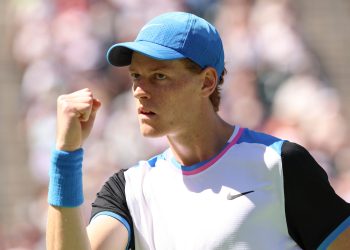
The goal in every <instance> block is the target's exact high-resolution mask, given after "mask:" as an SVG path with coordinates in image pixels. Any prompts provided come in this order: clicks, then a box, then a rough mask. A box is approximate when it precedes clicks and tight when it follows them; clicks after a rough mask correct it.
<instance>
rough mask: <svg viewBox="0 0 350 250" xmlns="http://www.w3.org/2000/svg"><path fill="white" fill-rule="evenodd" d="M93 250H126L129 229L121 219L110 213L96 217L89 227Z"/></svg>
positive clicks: (88, 231)
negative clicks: (111, 215)
mask: <svg viewBox="0 0 350 250" xmlns="http://www.w3.org/2000/svg"><path fill="white" fill-rule="evenodd" d="M87 233H88V237H89V240H90V243H91V249H92V250H119V249H121V250H125V249H126V247H127V244H128V230H127V228H126V227H125V226H124V224H123V223H121V222H120V221H119V220H117V219H115V218H113V217H110V216H108V215H99V216H97V217H95V218H94V219H93V220H92V221H91V222H90V224H89V225H88V227H87Z"/></svg>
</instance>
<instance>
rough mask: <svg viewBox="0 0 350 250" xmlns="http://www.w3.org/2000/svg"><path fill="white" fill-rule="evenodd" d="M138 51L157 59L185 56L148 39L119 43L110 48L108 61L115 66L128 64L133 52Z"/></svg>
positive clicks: (172, 58) (173, 58)
mask: <svg viewBox="0 0 350 250" xmlns="http://www.w3.org/2000/svg"><path fill="white" fill-rule="evenodd" d="M133 51H136V52H138V53H141V54H143V55H145V56H148V57H151V58H153V59H156V60H175V59H181V58H185V56H184V55H182V54H181V53H179V52H177V51H176V50H173V49H169V48H167V47H164V46H162V45H159V44H155V43H150V42H147V41H136V42H126V43H117V44H115V45H113V46H112V47H110V48H109V50H108V51H107V54H106V57H107V61H108V62H109V63H110V64H112V65H114V66H127V65H130V63H131V56H132V52H133Z"/></svg>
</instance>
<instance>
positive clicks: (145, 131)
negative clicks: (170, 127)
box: [140, 125, 165, 138]
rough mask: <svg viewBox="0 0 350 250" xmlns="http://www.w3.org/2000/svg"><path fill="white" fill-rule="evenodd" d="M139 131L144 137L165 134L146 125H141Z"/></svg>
mask: <svg viewBox="0 0 350 250" xmlns="http://www.w3.org/2000/svg"><path fill="white" fill-rule="evenodd" d="M140 131H141V134H142V135H143V136H144V137H148V138H156V137H161V136H164V135H165V133H162V132H161V131H160V130H158V129H156V128H153V127H151V126H147V125H141V126H140Z"/></svg>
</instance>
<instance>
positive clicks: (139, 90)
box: [132, 82, 151, 99]
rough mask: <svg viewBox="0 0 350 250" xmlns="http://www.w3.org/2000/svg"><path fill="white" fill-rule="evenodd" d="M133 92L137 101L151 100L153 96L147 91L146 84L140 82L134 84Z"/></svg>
mask: <svg viewBox="0 0 350 250" xmlns="http://www.w3.org/2000/svg"><path fill="white" fill-rule="evenodd" d="M132 90H133V95H134V97H135V98H137V99H149V98H151V95H150V94H149V92H148V91H147V90H146V88H145V86H144V83H140V82H138V83H133V86H132Z"/></svg>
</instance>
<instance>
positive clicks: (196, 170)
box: [182, 128, 244, 175]
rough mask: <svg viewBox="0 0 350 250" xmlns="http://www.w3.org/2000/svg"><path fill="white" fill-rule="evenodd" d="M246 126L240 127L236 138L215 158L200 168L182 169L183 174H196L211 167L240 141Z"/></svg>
mask: <svg viewBox="0 0 350 250" xmlns="http://www.w3.org/2000/svg"><path fill="white" fill-rule="evenodd" d="M243 130H244V128H239V130H238V132H237V135H236V136H235V138H233V139H232V141H231V142H230V144H229V145H227V146H226V148H225V149H224V150H222V151H221V152H220V153H219V154H218V155H217V156H215V157H214V158H213V159H211V160H210V161H209V162H207V163H206V164H204V165H203V166H200V167H199V168H196V169H194V170H191V171H182V174H183V175H194V174H198V173H200V172H202V171H204V170H206V169H207V168H209V167H210V166H212V165H213V164H214V163H215V162H217V161H218V160H219V159H220V158H221V157H222V156H223V155H224V154H225V153H226V152H227V150H229V149H230V148H231V147H232V146H233V145H235V144H236V142H237V141H238V139H239V138H240V137H241V135H242V133H243Z"/></svg>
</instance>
